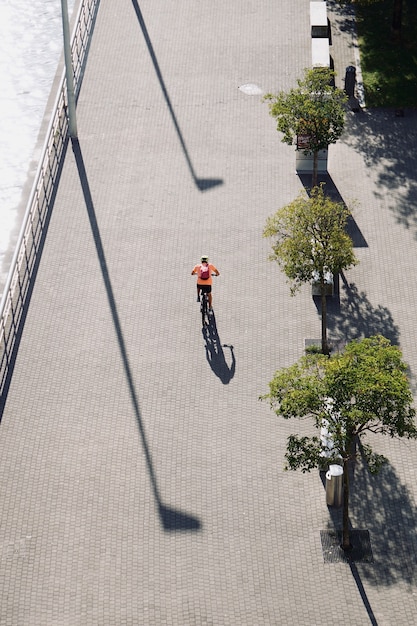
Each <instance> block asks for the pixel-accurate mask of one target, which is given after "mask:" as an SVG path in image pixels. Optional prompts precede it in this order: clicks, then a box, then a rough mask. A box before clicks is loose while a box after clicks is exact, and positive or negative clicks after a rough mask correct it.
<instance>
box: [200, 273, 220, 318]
mask: <svg viewBox="0 0 417 626" xmlns="http://www.w3.org/2000/svg"><path fill="white" fill-rule="evenodd" d="M212 276H216V274H212ZM200 293H201V296H200V313H201V323H202V325H203V328H204V326H209V325H210V313H209V311H210V310H209V299H208V293H207V292H206V291H204V290H203V289H202V290H201V292H200Z"/></svg>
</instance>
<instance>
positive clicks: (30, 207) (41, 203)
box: [0, 0, 100, 403]
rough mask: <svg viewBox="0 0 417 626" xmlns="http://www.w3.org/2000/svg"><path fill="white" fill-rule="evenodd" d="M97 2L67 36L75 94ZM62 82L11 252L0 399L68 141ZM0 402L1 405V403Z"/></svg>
mask: <svg viewBox="0 0 417 626" xmlns="http://www.w3.org/2000/svg"><path fill="white" fill-rule="evenodd" d="M99 3H100V0H81V3H80V7H79V10H78V14H77V17H76V21H75V28H74V33H73V35H72V38H71V55H72V63H73V72H74V91H75V95H76V97H77V96H78V94H79V91H80V87H81V82H82V76H83V71H84V67H85V63H86V60H87V52H88V47H89V44H90V37H91V35H92V31H93V28H94V22H95V18H96V15H97V10H98V6H99ZM67 135H68V119H67V102H66V80H65V72H63V75H62V78H61V81H60V83H59V87H58V95H57V98H56V100H55V104H54V107H53V114H52V119H51V121H50V123H49V126H48V130H47V134H46V139H45V143H44V147H43V150H42V156H41V160H40V163H39V165H38V169H37V171H36V175H35V180H34V183H33V186H32V191H31V194H30V197H29V201H28V204H27V207H26V211H25V216H24V219H23V224H22V227H21V229H20V233H19V237H18V240H17V244H16V248H15V253H14V255H13V259H12V262H11V266H10V270H9V273H8V277H7V281H6V285H5V288H4V291H3V296H2V299H1V303H0V396H1V397H2V400H3V401H4V398H3V394H4V391H5V387H6V385H7V384H8V380H9V377H10V374H11V365H12V362H13V358H14V355H15V350H16V348H17V341H18V337H19V333H20V332H21V330H22V329H21V324H22V322H23V316H24V313H25V310H26V304H27V301H28V296H29V294H30V291H31V288H32V279H33V277H34V270H35V268H36V266H37V264H38V263H39V258H40V253H41V250H42V245H43V241H44V236H45V234H46V226H47V223H48V219H49V216H50V211H51V208H52V205H53V200H54V196H55V194H56V187H57V182H58V179H59V174H60V170H61V168H62V164H63V157H64V156H65V150H66V146H67V142H68V136H67ZM2 403H3V402H2Z"/></svg>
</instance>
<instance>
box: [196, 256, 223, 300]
mask: <svg viewBox="0 0 417 626" xmlns="http://www.w3.org/2000/svg"><path fill="white" fill-rule="evenodd" d="M193 274H197V302H200V291H204V292H205V293H207V294H208V303H209V309H210V310H211V305H212V295H211V286H212V284H213V279H212V277H211V275H212V274H215V275H216V276H220V272H219V270H218V269H217V267H215V266H214V265H212V263H209V258H208V256H207V254H202V255H201V263H199V264H198V265H196V266H195V267H194V269H193V271H192V272H191V276H192V275H193Z"/></svg>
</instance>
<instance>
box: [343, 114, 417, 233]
mask: <svg viewBox="0 0 417 626" xmlns="http://www.w3.org/2000/svg"><path fill="white" fill-rule="evenodd" d="M347 130H348V132H347V133H345V135H343V138H342V141H343V142H344V143H346V144H347V145H348V146H350V147H352V148H353V149H354V150H355V151H356V152H359V153H360V154H361V155H362V157H363V159H364V163H365V167H370V168H372V170H373V172H374V173H375V175H376V188H377V191H375V195H376V197H377V199H380V200H381V203H382V202H383V203H386V205H387V206H388V207H389V209H390V210H391V211H392V213H393V214H394V216H395V218H396V220H397V222H398V223H399V224H402V225H403V226H405V228H407V229H413V231H414V233H413V234H414V237H415V238H417V209H416V207H417V159H416V149H415V146H416V143H417V111H415V110H413V111H412V110H406V111H405V115H404V117H396V116H395V111H393V110H385V109H372V110H369V111H366V112H365V114H364V115H359V116H352V117H350V118H349V122H348V129H347Z"/></svg>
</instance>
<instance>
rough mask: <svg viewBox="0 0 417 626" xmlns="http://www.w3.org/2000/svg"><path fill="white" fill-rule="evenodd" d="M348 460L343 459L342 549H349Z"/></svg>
mask: <svg viewBox="0 0 417 626" xmlns="http://www.w3.org/2000/svg"><path fill="white" fill-rule="evenodd" d="M348 463H349V461H348V460H347V459H345V460H344V461H343V531H342V549H343V550H350V548H351V547H352V546H351V543H350V534H349V472H348Z"/></svg>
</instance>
